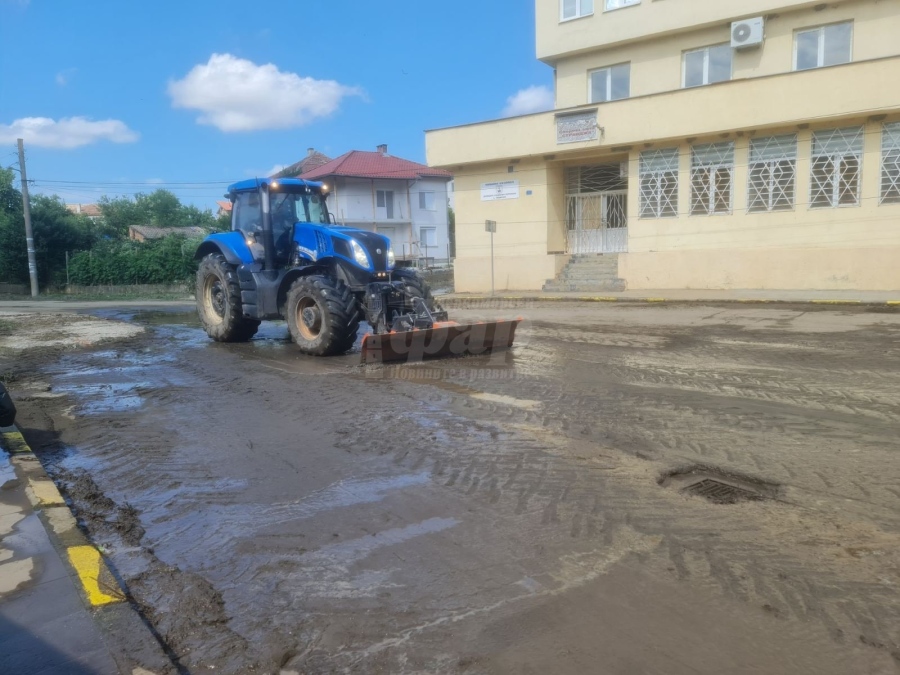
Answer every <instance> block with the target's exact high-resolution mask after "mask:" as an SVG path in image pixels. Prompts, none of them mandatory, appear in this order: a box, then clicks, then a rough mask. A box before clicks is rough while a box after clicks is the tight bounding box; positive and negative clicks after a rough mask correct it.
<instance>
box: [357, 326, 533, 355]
mask: <svg viewBox="0 0 900 675" xmlns="http://www.w3.org/2000/svg"><path fill="white" fill-rule="evenodd" d="M520 321H521V319H516V320H514V321H491V322H488V323H472V324H456V323H452V322H444V323H440V324H435V327H434V328H427V329H423V330H410V331H404V332H402V333H382V334H381V335H372V334H369V335H366V336H365V337H364V338H363V342H362V362H363V363H387V362H390V361H406V362H418V361H423V360H425V359H433V358H441V357H445V356H465V355H478V354H486V353H488V352H491V351H493V350H495V349H507V348H508V347H512V344H513V340H515V337H516V327H517V326H518V325H519V322H520Z"/></svg>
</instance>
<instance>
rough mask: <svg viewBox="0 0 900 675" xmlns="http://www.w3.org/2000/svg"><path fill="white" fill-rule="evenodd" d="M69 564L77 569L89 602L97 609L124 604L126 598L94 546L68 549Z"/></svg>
mask: <svg viewBox="0 0 900 675" xmlns="http://www.w3.org/2000/svg"><path fill="white" fill-rule="evenodd" d="M66 554H67V555H68V556H69V562H70V563H72V567H74V568H75V572H76V573H77V574H78V578H79V579H80V580H81V585H82V587H83V588H84V592H85V594H86V595H87V598H88V601H89V602H90V603H91V604H92V605H94V606H95V607H99V606H101V605H109V604H111V603H113V602H122V601H123V600H124V599H125V596H124V595H123V594H122V591H121V590H120V589H119V585H118V584H117V583H116V580H115V578H113V575H112V573H111V572H110V571H109V569H108V568H107V567H106V563H104V562H103V558H101V557H100V551H98V550H97V549H96V548H94V547H93V546H72V547H71V548H68V549H66Z"/></svg>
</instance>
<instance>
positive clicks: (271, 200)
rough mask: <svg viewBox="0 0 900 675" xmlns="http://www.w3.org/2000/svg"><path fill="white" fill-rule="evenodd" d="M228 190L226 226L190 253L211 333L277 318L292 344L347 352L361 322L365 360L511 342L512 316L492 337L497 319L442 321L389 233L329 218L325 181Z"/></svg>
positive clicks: (229, 332)
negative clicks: (397, 257) (472, 323)
mask: <svg viewBox="0 0 900 675" xmlns="http://www.w3.org/2000/svg"><path fill="white" fill-rule="evenodd" d="M226 197H228V198H230V199H231V202H232V225H231V232H225V233H218V234H211V235H209V236H208V237H207V238H206V239H205V240H204V241H203V243H202V244H201V245H200V247H199V248H198V249H197V254H196V257H197V259H198V260H199V261H200V263H199V269H198V271H197V287H196V297H197V311H198V313H199V315H200V321H201V323H202V324H203V328H204V329H205V330H206V333H207V335H209V336H210V337H211V338H212V339H213V340H217V341H219V342H245V341H247V340H249V339H250V338H251V337H253V335H255V334H256V331H257V329H258V328H259V324H260V322H261V321H264V320H267V319H285V320H286V321H287V324H288V328H289V330H290V334H291V338H292V339H293V341H294V342H295V343H296V345H297V347H298V348H299V349H300V351H302V352H304V353H306V354H312V355H316V356H329V355H334V354H343V353H345V352H347V351H348V350H349V349H350V348H351V347H352V346H353V345H354V343H355V342H356V337H357V332H358V330H359V325H360V322H361V321H362V320H365V321H366V322H368V324H369V326H370V327H371V330H372V334H370V335H367V336H366V338H365V339H364V340H363V345H362V352H363V359H364V361H368V362H373V361H378V362H380V361H387V360H405V359H408V358H409V357H410V356H418V357H426V356H440V355H445V354H449V353H457V354H463V353H473V352H478V353H480V352H483V351H488V350H490V349H491V348H493V347H494V342H495V341H496V342H497V346H500V343H501V342H503V343H504V344H503V346H509V345H511V344H512V337H513V333H514V330H515V325H516V323H515V322H500V323H501V324H502V325H503V326H504V328H505V330H501V331H500V333H498V334H497V335H496V336H495V332H496V330H497V324H478V326H479V328H477V329H475V331H474V333H473V332H472V328H471V327H467V326H459V325H457V324H454V323H453V322H448V321H447V315H446V312H444V311H443V310H441V309H440V307H438V306H437V305H436V304H435V302H434V298H433V297H432V294H431V291H430V289H429V288H428V285H427V284H426V283H425V281H424V280H423V279H422V278H421V276H420V275H419V274H418V273H417V272H416V271H415V270H412V269H404V268H398V267H396V266H395V264H394V263H395V261H394V252H393V249H392V248H391V242H390V240H389V239H388V238H387V237H385V236H383V235H381V234H376V233H374V232H369V231H367V230H361V229H357V228H351V227H339V226H337V225H336V224H335V220H334V216H333V215H332V214H331V213H330V212H329V210H328V204H327V201H328V190H327V188H326V186H325V185H324V184H322V183H319V182H313V181H306V180H301V179H298V178H284V179H277V180H276V179H268V178H267V179H251V180H245V181H241V182H239V183H235V184H233V185H231V186H230V187H229V188H228V194H227V195H226ZM484 326H486V327H487V328H486V329H485V328H482V327H484ZM510 328H511V330H510ZM473 345H475V348H474V349H473Z"/></svg>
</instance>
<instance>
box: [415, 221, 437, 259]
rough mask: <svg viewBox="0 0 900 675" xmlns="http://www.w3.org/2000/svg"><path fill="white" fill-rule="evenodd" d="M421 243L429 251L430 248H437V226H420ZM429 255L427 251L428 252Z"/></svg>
mask: <svg viewBox="0 0 900 675" xmlns="http://www.w3.org/2000/svg"><path fill="white" fill-rule="evenodd" d="M419 244H420V245H421V246H422V248H423V249H425V250H426V251H427V249H429V248H437V228H434V227H420V228H419ZM426 255H427V253H426Z"/></svg>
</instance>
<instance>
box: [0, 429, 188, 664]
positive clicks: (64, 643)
mask: <svg viewBox="0 0 900 675" xmlns="http://www.w3.org/2000/svg"><path fill="white" fill-rule="evenodd" d="M0 446H2V447H3V449H4V450H5V452H0V672H3V673H31V674H34V675H38V674H40V675H50V674H51V673H59V674H63V673H65V674H68V675H81V674H84V675H88V674H90V675H95V674H96V675H107V674H109V675H115V674H118V673H130V674H132V675H138V674H142V675H146V674H150V673H168V672H173V668H172V667H171V663H170V661H169V659H168V658H166V657H165V655H164V653H163V651H162V648H161V647H160V645H159V644H158V643H157V642H156V640H155V638H154V637H153V636H152V634H151V633H150V631H149V629H148V628H147V626H146V625H145V624H144V623H143V621H142V620H141V619H140V617H139V616H138V614H137V613H136V612H135V610H134V609H133V608H132V607H131V606H130V605H129V604H128V603H127V602H126V599H125V595H124V593H123V592H122V590H121V589H120V587H119V584H118V582H117V581H116V579H115V578H114V577H113V575H112V574H111V572H110V571H109V569H108V568H107V567H106V564H105V563H104V561H103V558H102V556H101V555H100V552H99V551H98V550H97V549H96V548H95V547H94V546H92V545H91V544H90V543H89V542H88V541H87V540H86V539H85V538H84V535H83V534H82V533H81V531H80V530H79V529H78V526H77V524H76V521H75V518H74V517H73V515H72V513H71V511H69V507H68V506H67V505H66V503H65V500H64V499H63V497H62V495H61V494H60V493H59V491H58V490H57V489H56V486H55V485H54V484H53V482H52V481H51V480H50V479H49V478H48V477H47V474H46V473H45V472H44V469H43V467H42V466H41V464H40V462H39V461H38V459H37V458H36V457H35V456H34V454H33V453H32V452H31V450H30V448H29V447H28V445H27V444H26V442H25V440H24V438H23V437H22V435H21V434H20V433H19V431H18V430H17V429H16V428H15V427H3V428H0ZM125 645H128V646H125ZM148 668H149V669H148Z"/></svg>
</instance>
